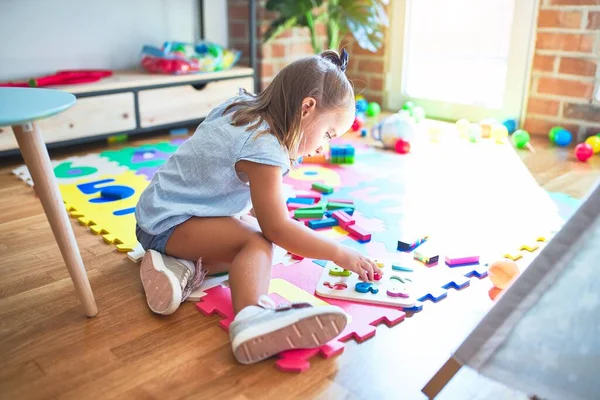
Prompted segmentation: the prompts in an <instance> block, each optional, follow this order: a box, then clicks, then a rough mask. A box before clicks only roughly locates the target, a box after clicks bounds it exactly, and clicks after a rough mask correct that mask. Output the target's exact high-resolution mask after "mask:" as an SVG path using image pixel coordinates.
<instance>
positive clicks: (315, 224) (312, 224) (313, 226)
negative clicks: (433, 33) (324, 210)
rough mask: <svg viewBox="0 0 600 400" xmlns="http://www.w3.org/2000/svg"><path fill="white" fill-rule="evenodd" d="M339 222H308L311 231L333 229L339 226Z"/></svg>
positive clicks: (317, 220) (332, 219)
mask: <svg viewBox="0 0 600 400" xmlns="http://www.w3.org/2000/svg"><path fill="white" fill-rule="evenodd" d="M337 224H338V222H337V220H335V219H334V218H324V219H314V220H311V221H308V222H307V226H308V227H309V228H311V229H322V228H331V227H334V226H337Z"/></svg>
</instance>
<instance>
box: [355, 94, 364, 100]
mask: <svg viewBox="0 0 600 400" xmlns="http://www.w3.org/2000/svg"><path fill="white" fill-rule="evenodd" d="M355 99H356V101H359V100H364V99H365V96H363V95H362V94H359V95H358V96H356V97H355Z"/></svg>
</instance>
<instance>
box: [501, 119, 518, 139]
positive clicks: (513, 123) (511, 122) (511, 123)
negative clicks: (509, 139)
mask: <svg viewBox="0 0 600 400" xmlns="http://www.w3.org/2000/svg"><path fill="white" fill-rule="evenodd" d="M502 125H504V126H505V127H506V130H507V131H508V134H509V135H512V134H513V133H514V131H516V130H517V120H516V119H510V118H509V119H505V120H504V121H502Z"/></svg>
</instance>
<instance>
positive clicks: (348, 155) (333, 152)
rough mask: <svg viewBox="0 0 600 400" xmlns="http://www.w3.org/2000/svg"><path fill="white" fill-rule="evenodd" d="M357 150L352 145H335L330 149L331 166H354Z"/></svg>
mask: <svg viewBox="0 0 600 400" xmlns="http://www.w3.org/2000/svg"><path fill="white" fill-rule="evenodd" d="M354 155H355V149H354V146H352V145H350V144H344V145H333V146H331V147H330V149H329V162H330V163H331V164H354Z"/></svg>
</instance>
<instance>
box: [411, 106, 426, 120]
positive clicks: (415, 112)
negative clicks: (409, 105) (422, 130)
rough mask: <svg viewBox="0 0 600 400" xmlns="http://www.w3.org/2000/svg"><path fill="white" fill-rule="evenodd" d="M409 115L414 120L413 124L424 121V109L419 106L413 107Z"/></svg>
mask: <svg viewBox="0 0 600 400" xmlns="http://www.w3.org/2000/svg"><path fill="white" fill-rule="evenodd" d="M411 115H412V117H413V118H414V119H415V122H421V121H423V120H424V119H425V109H424V108H423V107H419V106H416V107H413V109H412V111H411Z"/></svg>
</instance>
